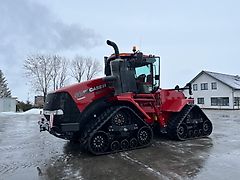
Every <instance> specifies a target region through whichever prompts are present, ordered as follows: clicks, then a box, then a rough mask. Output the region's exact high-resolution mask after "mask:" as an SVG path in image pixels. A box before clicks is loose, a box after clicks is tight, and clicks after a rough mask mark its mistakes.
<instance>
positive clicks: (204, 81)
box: [185, 71, 240, 109]
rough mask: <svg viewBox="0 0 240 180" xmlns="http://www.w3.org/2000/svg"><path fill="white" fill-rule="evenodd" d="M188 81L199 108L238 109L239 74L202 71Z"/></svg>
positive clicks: (239, 94)
mask: <svg viewBox="0 0 240 180" xmlns="http://www.w3.org/2000/svg"><path fill="white" fill-rule="evenodd" d="M190 83H191V84H192V90H193V98H194V103H195V104H197V105H199V106H200V107H201V108H209V109H210V108H211V109H240V76H238V75H236V76H234V75H227V74H221V73H215V72H209V71H202V72H200V73H199V74H198V75H197V76H196V77H195V78H193V79H192V80H191V81H190ZM185 94H186V95H187V94H188V93H187V91H186V92H185Z"/></svg>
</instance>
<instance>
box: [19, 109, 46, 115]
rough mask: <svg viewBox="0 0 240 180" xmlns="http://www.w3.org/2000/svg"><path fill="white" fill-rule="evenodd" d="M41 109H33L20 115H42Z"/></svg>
mask: <svg viewBox="0 0 240 180" xmlns="http://www.w3.org/2000/svg"><path fill="white" fill-rule="evenodd" d="M42 111H43V109H37V108H33V109H30V110H28V111H25V112H23V113H22V114H40V113H41V114H42Z"/></svg>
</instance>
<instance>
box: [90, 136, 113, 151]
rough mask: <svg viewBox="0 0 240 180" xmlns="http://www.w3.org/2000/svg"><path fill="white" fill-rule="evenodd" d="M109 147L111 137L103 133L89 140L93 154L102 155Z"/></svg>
mask: <svg viewBox="0 0 240 180" xmlns="http://www.w3.org/2000/svg"><path fill="white" fill-rule="evenodd" d="M108 146H109V137H108V135H107V134H106V133H105V132H103V131H98V132H96V133H95V134H93V135H92V136H91V137H90V139H89V144H88V148H89V151H90V152H91V153H93V154H101V153H104V152H106V150H107V149H108Z"/></svg>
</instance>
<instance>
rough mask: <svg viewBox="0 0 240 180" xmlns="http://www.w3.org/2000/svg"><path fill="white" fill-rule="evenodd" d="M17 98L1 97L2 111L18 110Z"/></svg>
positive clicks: (0, 109) (0, 108)
mask: <svg viewBox="0 0 240 180" xmlns="http://www.w3.org/2000/svg"><path fill="white" fill-rule="evenodd" d="M16 104H17V98H10V97H3V98H0V112H16Z"/></svg>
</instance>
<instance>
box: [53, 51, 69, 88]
mask: <svg viewBox="0 0 240 180" xmlns="http://www.w3.org/2000/svg"><path fill="white" fill-rule="evenodd" d="M52 66H53V71H52V81H53V90H56V89H58V88H61V87H63V86H64V85H65V82H66V79H67V66H68V64H67V61H66V59H65V58H63V57H61V56H58V55H54V56H52Z"/></svg>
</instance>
